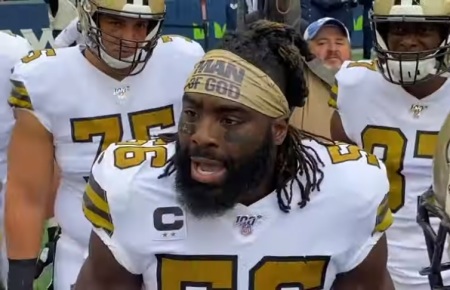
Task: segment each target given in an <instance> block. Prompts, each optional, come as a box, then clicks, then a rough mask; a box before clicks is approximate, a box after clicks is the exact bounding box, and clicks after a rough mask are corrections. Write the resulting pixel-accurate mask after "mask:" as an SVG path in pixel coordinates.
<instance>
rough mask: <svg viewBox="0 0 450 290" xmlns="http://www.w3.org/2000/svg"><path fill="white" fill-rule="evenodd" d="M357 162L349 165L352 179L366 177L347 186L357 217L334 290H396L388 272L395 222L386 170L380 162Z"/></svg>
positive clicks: (341, 258)
mask: <svg viewBox="0 0 450 290" xmlns="http://www.w3.org/2000/svg"><path fill="white" fill-rule="evenodd" d="M363 154H367V153H365V152H364V153H363ZM358 163H359V165H357V164H353V165H352V164H350V163H348V164H347V165H348V167H347V169H348V176H349V177H351V176H360V177H363V178H359V179H354V178H353V179H351V180H349V182H348V184H347V185H346V186H348V192H349V193H351V196H350V198H352V199H353V201H351V203H350V202H348V203H347V205H349V206H350V210H351V212H352V213H353V214H352V216H353V218H354V221H353V222H351V226H350V228H351V231H352V240H351V243H352V246H351V247H350V248H349V249H348V251H347V253H346V254H345V255H343V256H341V257H340V260H341V261H343V264H341V266H342V268H341V271H340V273H341V274H339V275H338V276H337V278H336V282H335V290H394V286H393V283H392V280H391V278H390V276H389V272H388V270H387V256H388V250H387V243H386V235H385V231H386V230H387V229H388V228H389V227H390V226H391V225H392V223H393V221H394V219H393V214H392V212H391V210H390V208H389V197H388V194H387V192H388V191H389V180H388V177H387V172H386V167H385V166H384V165H383V164H382V163H381V161H379V160H378V165H369V164H367V163H366V161H362V160H359V161H358ZM360 195H362V196H361V197H359V196H360Z"/></svg>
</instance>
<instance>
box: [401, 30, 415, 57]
mask: <svg viewBox="0 0 450 290" xmlns="http://www.w3.org/2000/svg"><path fill="white" fill-rule="evenodd" d="M400 47H401V50H402V51H405V52H415V51H418V50H419V48H420V47H419V39H418V38H417V35H415V34H413V33H408V34H406V35H404V36H403V37H402V40H401V41H400Z"/></svg>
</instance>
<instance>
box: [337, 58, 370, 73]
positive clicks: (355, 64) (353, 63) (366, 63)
mask: <svg viewBox="0 0 450 290" xmlns="http://www.w3.org/2000/svg"><path fill="white" fill-rule="evenodd" d="M342 67H345V68H355V67H359V68H363V69H368V70H371V71H377V70H378V66H377V63H376V61H375V60H358V61H346V62H344V63H343V64H342Z"/></svg>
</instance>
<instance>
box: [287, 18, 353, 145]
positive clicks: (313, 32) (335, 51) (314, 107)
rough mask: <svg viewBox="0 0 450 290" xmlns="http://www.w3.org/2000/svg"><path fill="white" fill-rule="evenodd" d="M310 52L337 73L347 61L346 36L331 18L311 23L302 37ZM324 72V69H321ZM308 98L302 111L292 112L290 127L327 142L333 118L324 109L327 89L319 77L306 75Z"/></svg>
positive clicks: (339, 24)
mask: <svg viewBox="0 0 450 290" xmlns="http://www.w3.org/2000/svg"><path fill="white" fill-rule="evenodd" d="M303 37H304V38H305V40H307V41H308V43H309V47H310V50H311V52H312V53H313V54H314V55H315V56H316V57H317V58H318V59H320V60H321V61H322V62H323V65H324V66H325V67H326V68H327V69H330V70H333V71H337V70H339V68H340V67H341V65H342V63H343V62H344V61H345V60H349V59H351V45H350V34H349V32H348V30H347V28H346V27H345V25H344V24H343V23H342V22H340V21H339V20H337V19H335V18H330V17H325V18H321V19H319V20H317V21H314V22H313V23H311V24H310V25H308V27H307V28H306V29H305V32H304V34H303ZM324 69H325V68H324ZM306 77H307V82H308V89H309V96H308V99H307V102H306V104H305V106H304V107H303V108H296V109H295V110H294V112H293V114H292V116H291V119H290V123H291V124H292V125H294V126H295V127H297V128H300V129H302V130H305V131H308V132H311V133H314V134H316V135H320V136H323V137H327V138H331V136H330V120H331V116H332V114H333V110H332V108H330V107H329V106H328V98H329V95H330V87H329V86H328V85H327V84H326V83H325V82H324V81H322V80H321V79H320V78H319V77H317V76H316V75H314V74H312V73H307V74H306Z"/></svg>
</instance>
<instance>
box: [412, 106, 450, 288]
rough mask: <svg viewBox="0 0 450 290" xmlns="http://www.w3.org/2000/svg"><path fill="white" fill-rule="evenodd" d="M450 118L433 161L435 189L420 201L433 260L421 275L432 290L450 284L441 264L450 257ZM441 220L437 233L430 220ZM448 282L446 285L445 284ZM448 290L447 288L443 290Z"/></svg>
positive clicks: (449, 285) (444, 268)
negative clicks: (425, 276) (443, 277)
mask: <svg viewBox="0 0 450 290" xmlns="http://www.w3.org/2000/svg"><path fill="white" fill-rule="evenodd" d="M449 142H450V115H449V116H447V119H446V120H445V122H444V125H443V126H442V128H441V131H440V132H439V137H438V146H437V148H436V152H435V155H434V159H433V187H432V189H431V190H428V191H426V192H425V193H424V194H423V195H422V196H421V197H420V199H419V203H418V222H419V224H420V225H421V226H422V229H423V232H424V235H425V241H426V244H427V249H428V256H429V257H430V262H431V263H430V264H431V266H430V267H428V268H426V269H424V270H422V271H421V273H422V274H425V275H428V280H429V282H430V286H431V289H432V290H438V289H448V288H449V287H450V284H449V283H448V281H444V279H442V274H441V271H448V270H449V269H450V267H449V264H448V263H447V264H442V262H443V259H442V257H443V256H444V257H445V258H448V257H449V254H450V252H449V250H448V247H447V253H445V250H446V247H445V245H446V244H447V242H446V239H448V234H449V233H450V200H449V194H450V187H449V180H450V178H449V177H450V170H449V169H450V151H449V146H448V144H449ZM433 216H434V217H438V218H440V220H441V223H440V225H439V228H438V229H437V230H436V227H434V226H433V225H432V224H431V223H430V217H433ZM444 282H445V283H444ZM444 287H446V288H444Z"/></svg>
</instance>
